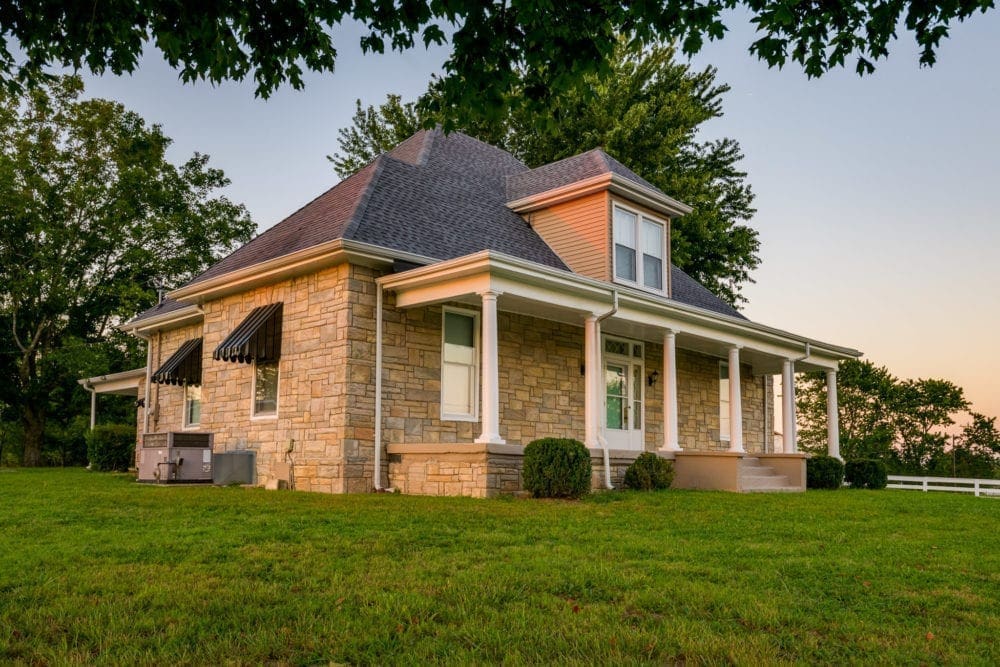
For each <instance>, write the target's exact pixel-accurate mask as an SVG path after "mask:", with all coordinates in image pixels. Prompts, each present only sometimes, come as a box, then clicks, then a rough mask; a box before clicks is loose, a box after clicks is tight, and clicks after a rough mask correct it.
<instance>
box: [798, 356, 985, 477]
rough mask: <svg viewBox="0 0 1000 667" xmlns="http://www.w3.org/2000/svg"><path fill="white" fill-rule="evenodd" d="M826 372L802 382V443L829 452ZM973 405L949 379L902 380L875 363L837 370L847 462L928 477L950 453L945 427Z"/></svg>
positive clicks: (846, 365) (845, 364)
mask: <svg viewBox="0 0 1000 667" xmlns="http://www.w3.org/2000/svg"><path fill="white" fill-rule="evenodd" d="M825 376H826V374H825V373H821V372H820V373H805V374H803V375H802V376H800V377H799V378H798V379H797V382H796V407H797V409H798V418H799V423H800V424H801V429H800V431H799V439H800V443H801V446H802V448H803V449H804V450H806V451H812V452H821V453H825V452H826V378H825ZM968 405H969V403H968V401H967V400H966V399H965V394H964V392H963V391H962V388H961V387H959V386H957V385H955V384H953V383H952V382H949V381H947V380H939V379H920V380H900V379H898V378H896V377H895V376H893V375H892V374H891V373H889V371H888V370H887V369H886V368H885V367H884V366H876V365H875V364H874V363H872V362H871V361H861V360H854V359H851V360H846V361H842V362H840V367H839V370H838V372H837V407H838V417H839V422H840V450H841V454H842V455H843V456H844V458H845V459H855V458H877V459H881V460H883V461H885V462H886V463H887V464H888V465H889V467H890V469H892V470H895V471H898V472H907V473H913V474H923V473H926V472H928V470H930V469H931V468H933V466H934V463H933V462H934V461H936V460H938V459H939V458H940V457H941V455H942V453H943V452H944V446H945V440H946V435H945V432H944V429H945V428H947V427H948V426H951V425H952V424H954V423H955V422H954V420H953V418H952V416H953V415H955V414H956V413H958V412H961V411H963V410H965V409H966V408H967V407H968Z"/></svg>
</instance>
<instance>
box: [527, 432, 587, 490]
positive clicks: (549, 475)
mask: <svg viewBox="0 0 1000 667" xmlns="http://www.w3.org/2000/svg"><path fill="white" fill-rule="evenodd" d="M590 473H591V470H590V451H589V450H588V449H587V448H586V447H585V446H584V445H583V443H582V442H580V441H579V440H571V439H568V438H542V439H541V440H535V441H534V442H532V443H530V444H529V445H528V446H527V447H525V448H524V488H525V489H527V490H528V491H531V493H532V495H534V496H535V497H536V498H579V497H580V496H582V495H584V494H586V493H588V492H589V491H590Z"/></svg>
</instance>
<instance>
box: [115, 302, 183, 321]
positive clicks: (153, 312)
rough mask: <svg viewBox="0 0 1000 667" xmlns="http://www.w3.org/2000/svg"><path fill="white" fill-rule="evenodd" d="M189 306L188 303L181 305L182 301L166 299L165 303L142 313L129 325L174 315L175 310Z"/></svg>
mask: <svg viewBox="0 0 1000 667" xmlns="http://www.w3.org/2000/svg"><path fill="white" fill-rule="evenodd" d="M187 306H188V304H186V303H181V302H180V301H174V300H173V299H171V298H169V297H164V299H163V301H161V302H160V303H158V304H156V305H155V306H153V307H152V308H147V309H146V310H144V311H142V312H141V313H139V314H138V315H136V316H135V317H133V318H132V319H131V320H129V321H128V324H133V323H135V322H138V321H139V320H145V319H149V318H150V317H156V316H157V315H165V314H166V313H172V312H173V311H175V310H180V309H181V308H186V307H187Z"/></svg>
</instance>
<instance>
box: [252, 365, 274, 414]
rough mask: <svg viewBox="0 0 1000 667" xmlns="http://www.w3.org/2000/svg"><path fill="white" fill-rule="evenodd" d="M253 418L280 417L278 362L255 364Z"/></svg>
mask: <svg viewBox="0 0 1000 667" xmlns="http://www.w3.org/2000/svg"><path fill="white" fill-rule="evenodd" d="M253 416H254V417H277V416H278V362H277V361H268V362H259V363H256V364H254V383H253Z"/></svg>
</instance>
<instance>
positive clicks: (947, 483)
mask: <svg viewBox="0 0 1000 667" xmlns="http://www.w3.org/2000/svg"><path fill="white" fill-rule="evenodd" d="M886 488H889V489H911V490H913V491H951V492H953V493H972V494H975V495H977V496H1000V479H970V478H968V477H907V476H905V475H889V484H888V485H887V486H886Z"/></svg>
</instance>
